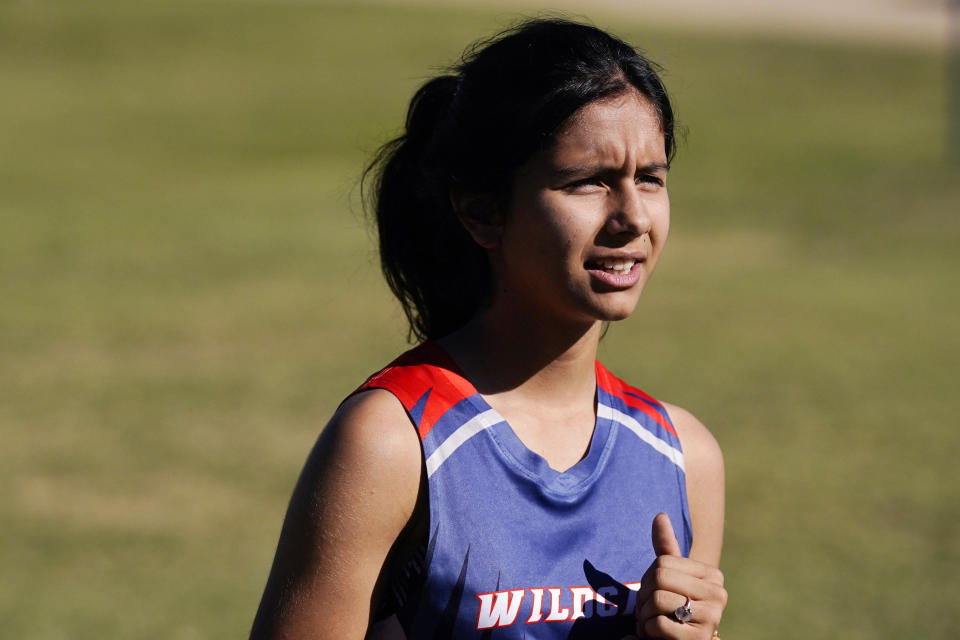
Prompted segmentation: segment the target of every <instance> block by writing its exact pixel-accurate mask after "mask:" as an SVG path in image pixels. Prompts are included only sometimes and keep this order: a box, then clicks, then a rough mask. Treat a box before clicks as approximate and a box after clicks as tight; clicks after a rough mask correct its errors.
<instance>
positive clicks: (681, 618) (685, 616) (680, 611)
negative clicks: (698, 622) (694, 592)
mask: <svg viewBox="0 0 960 640" xmlns="http://www.w3.org/2000/svg"><path fill="white" fill-rule="evenodd" d="M673 617H674V618H676V619H677V622H690V620H692V619H693V611H692V610H691V609H690V597H689V596H687V601H686V602H684V603H683V605H681V606H679V607H677V608H676V609H674V611H673Z"/></svg>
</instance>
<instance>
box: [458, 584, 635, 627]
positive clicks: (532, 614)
mask: <svg viewBox="0 0 960 640" xmlns="http://www.w3.org/2000/svg"><path fill="white" fill-rule="evenodd" d="M623 587H626V590H624V589H623ZM638 589H640V583H639V582H627V583H625V584H623V585H617V586H609V587H600V588H598V589H597V590H596V591H594V590H593V589H592V588H590V587H530V588H528V589H511V590H508V591H491V592H490V593H478V594H476V595H477V599H478V600H479V609H478V611H477V630H478V631H480V630H483V629H494V628H497V627H508V626H510V625H512V624H514V623H515V622H522V623H525V624H534V623H537V622H562V621H565V620H576V619H577V618H592V617H593V616H603V617H608V616H615V615H624V614H628V613H629V614H632V613H633V609H634V607H636V604H637V590H638ZM624 591H626V593H624ZM624 600H625V602H624ZM620 604H622V605H623V606H619V605H620Z"/></svg>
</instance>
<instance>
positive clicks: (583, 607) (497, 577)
mask: <svg viewBox="0 0 960 640" xmlns="http://www.w3.org/2000/svg"><path fill="white" fill-rule="evenodd" d="M673 152H674V118H673V111H672V109H671V105H670V102H669V99H668V97H667V93H666V91H665V89H664V87H663V85H662V83H661V81H660V79H659V77H658V76H657V73H656V71H655V68H654V65H653V64H652V63H651V62H649V61H648V60H647V59H645V58H644V57H643V56H642V55H640V54H638V53H637V52H636V51H635V50H634V49H632V48H631V47H630V46H628V45H626V44H625V43H624V42H622V41H620V40H618V39H616V38H614V37H612V36H610V35H609V34H607V33H605V32H603V31H601V30H599V29H596V28H594V27H592V26H587V25H583V24H578V23H573V22H568V21H564V20H556V19H550V20H544V19H541V20H532V21H528V22H526V23H523V24H521V25H520V26H518V27H516V28H514V29H511V30H509V31H507V32H505V33H502V34H500V35H499V36H497V37H496V38H494V39H492V40H490V41H488V42H485V43H482V44H481V45H478V46H476V47H474V48H473V49H471V50H469V51H468V53H467V54H466V55H465V56H464V59H463V61H462V62H461V64H459V65H458V66H457V67H456V68H455V69H453V70H452V72H451V73H450V74H448V75H442V76H439V77H437V78H434V79H433V80H430V81H429V82H427V83H426V84H425V85H424V86H423V87H421V88H420V90H419V91H418V92H417V93H416V95H415V96H414V97H413V100H412V102H411V104H410V109H409V112H408V115H407V122H406V131H405V133H404V135H402V136H401V137H400V138H398V139H396V140H394V141H393V142H391V143H389V144H387V145H386V146H385V148H384V149H382V151H381V153H380V155H379V156H378V157H377V159H376V160H375V161H374V163H373V165H372V166H371V168H370V169H369V170H368V171H369V173H368V176H367V177H372V178H373V180H374V182H375V185H374V187H375V188H374V197H373V205H374V208H375V212H376V220H377V226H378V231H379V239H380V255H381V260H382V267H383V272H384V274H385V276H386V279H387V282H388V283H389V285H390V287H391V289H392V291H393V292H394V293H395V294H396V296H397V297H398V298H399V300H400V302H401V303H402V305H403V308H404V310H405V311H406V315H407V318H408V319H409V322H410V330H411V332H412V334H413V335H414V336H416V337H417V338H418V339H419V340H420V341H421V343H420V345H419V346H418V347H416V348H414V349H413V350H411V351H408V352H407V353H405V354H404V355H402V356H400V357H399V358H398V359H397V360H395V361H394V362H393V363H391V364H390V365H388V366H387V367H386V368H384V369H383V370H381V371H380V372H378V373H376V374H374V375H373V376H371V377H370V378H369V379H368V380H367V381H366V382H365V383H364V384H363V385H361V386H360V388H359V389H358V390H357V391H356V392H355V393H354V394H352V395H351V396H350V397H349V398H347V400H345V401H344V402H343V404H342V405H341V406H340V408H339V409H338V411H337V412H336V414H335V415H334V417H333V419H332V420H331V421H330V423H329V424H328V425H327V427H326V428H325V429H324V430H323V433H322V435H321V436H320V438H319V441H318V443H317V445H316V447H315V448H314V450H313V452H312V453H311V455H310V457H309V459H308V461H307V463H306V466H305V468H304V470H303V473H302V475H301V478H300V480H299V482H298V485H297V488H296V489H295V491H294V495H293V498H292V501H291V504H290V508H289V511H288V513H287V517H286V521H285V523H284V526H283V531H282V533H281V536H280V542H279V546H278V549H277V554H276V558H275V561H274V564H273V568H272V570H271V573H270V577H269V580H268V582H267V586H266V590H265V592H264V595H263V600H262V602H261V604H260V609H259V611H258V613H257V617H256V620H255V622H254V627H253V632H252V636H251V637H254V638H280V637H283V638H336V639H338V640H339V639H343V638H363V637H368V638H525V637H528V638H591V639H597V638H602V639H605V638H612V639H616V640H619V639H621V638H624V637H631V636H633V635H634V634H635V635H637V636H639V637H650V638H683V639H693V638H704V639H706V638H710V637H711V636H715V635H716V628H717V625H718V623H719V620H720V616H721V613H722V611H723V609H724V606H725V604H726V592H725V591H724V589H723V577H722V574H721V573H720V572H719V570H718V569H717V568H716V567H717V565H718V562H719V559H720V547H721V542H722V529H723V478H724V477H723V462H722V457H721V454H720V450H719V448H718V446H717V444H716V441H715V440H714V439H713V437H712V436H711V435H710V433H709V432H708V431H707V430H706V428H704V426H703V425H702V424H700V422H698V421H697V419H696V418H694V417H693V416H692V415H690V414H689V413H687V412H686V411H684V410H682V409H680V408H678V407H675V406H673V405H669V404H666V403H661V402H658V401H657V400H655V399H653V398H652V397H650V396H649V395H647V394H645V393H644V392H642V391H640V390H639V389H637V388H635V387H632V386H630V385H628V384H626V383H624V382H622V381H621V380H619V379H618V378H617V377H615V376H614V375H613V374H611V373H610V372H609V371H608V370H607V369H606V368H604V367H603V365H601V364H600V363H599V362H597V360H596V355H597V346H598V343H599V340H600V337H601V334H602V332H603V325H604V323H606V322H611V321H614V320H621V319H623V318H626V317H627V316H629V315H630V314H631V313H632V311H633V309H634V307H635V306H636V304H637V300H638V298H639V296H640V292H641V291H642V290H643V288H644V286H645V285H646V283H647V280H648V279H649V278H650V275H651V274H652V272H653V269H654V267H655V266H656V263H657V259H658V258H659V256H660V252H661V251H662V250H663V246H664V242H665V241H666V238H667V230H668V227H669V200H668V197H667V185H666V182H667V171H668V169H669V166H670V160H671V158H672V156H673Z"/></svg>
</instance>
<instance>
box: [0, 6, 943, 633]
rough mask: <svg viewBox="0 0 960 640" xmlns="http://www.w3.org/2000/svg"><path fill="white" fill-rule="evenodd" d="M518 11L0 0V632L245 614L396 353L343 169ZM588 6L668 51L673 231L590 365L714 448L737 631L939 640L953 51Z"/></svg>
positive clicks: (243, 624) (146, 625)
mask: <svg viewBox="0 0 960 640" xmlns="http://www.w3.org/2000/svg"><path fill="white" fill-rule="evenodd" d="M509 22H510V17H509V16H506V15H505V14H503V13H489V12H483V11H466V10H457V11H455V10H446V11H441V10H439V9H427V8H423V7H419V8H407V7H399V6H393V7H389V8H379V9H378V8H373V7H370V6H366V7H351V6H341V5H327V4H310V3H280V4H277V5H273V4H267V3H247V2H238V3H227V2H205V3H183V2H177V3H159V2H140V3H107V2H99V3H98V2H94V3H67V2H59V3H51V2H32V3H30V2H20V3H8V4H5V5H3V6H2V7H0V86H2V87H4V90H3V95H4V97H3V100H0V148H2V149H3V153H0V221H2V225H3V227H2V228H3V233H2V234H0V290H2V292H3V304H2V305H0V351H2V358H0V437H2V443H3V444H2V446H0V482H2V486H3V487H4V491H3V494H4V495H3V499H2V500H0V565H2V566H3V575H4V579H3V580H2V581H0V630H2V631H0V635H3V637H5V638H6V637H11V638H37V639H41V638H42V639H53V638H101V637H130V638H134V637H136V638H160V637H163V638H228V637H238V636H240V637H242V636H243V635H244V634H245V632H246V629H247V628H248V626H249V623H250V621H251V619H252V615H253V612H254V610H255V607H256V604H257V601H258V598H259V594H260V590H261V589H262V586H263V582H264V580H265V578H266V572H267V569H268V567H269V563H270V559H271V557H272V553H273V545H274V544H275V541H276V536H277V533H278V530H279V526H280V521H281V518H282V515H283V511H284V508H285V506H286V500H287V497H288V495H289V491H290V488H291V486H292V483H293V481H294V479H295V477H296V474H297V472H298V470H299V466H300V464H301V463H302V460H303V458H304V457H305V455H306V453H307V451H308V449H309V447H310V445H311V443H312V441H313V439H314V438H315V436H316V434H317V432H318V431H319V430H320V429H321V428H322V427H323V424H324V422H325V421H326V419H327V417H328V416H329V414H330V412H331V411H332V410H333V409H334V408H335V407H336V405H337V403H338V402H339V401H340V399H341V398H342V397H343V396H344V394H346V393H348V392H349V391H350V390H351V389H352V388H353V387H355V386H356V385H357V384H358V383H359V382H361V381H362V380H363V378H364V377H365V376H366V375H367V374H368V373H370V372H371V371H372V370H373V369H375V368H377V367H378V366H380V365H382V364H383V363H385V362H386V361H387V360H388V359H389V358H390V357H391V356H392V355H394V354H395V353H396V352H397V351H398V350H400V349H402V348H403V346H404V338H405V330H404V328H403V322H402V314H401V313H400V311H399V310H398V309H397V307H396V305H395V304H394V303H393V302H392V301H391V300H390V298H389V295H388V293H387V290H386V287H385V286H384V285H383V284H382V283H381V281H380V278H379V275H378V269H377V265H376V260H375V256H374V252H373V244H372V241H371V236H370V232H369V230H368V229H367V227H366V225H365V223H364V221H363V218H362V214H361V213H360V211H359V210H358V206H357V185H356V180H357V177H358V175H359V172H360V170H361V169H362V167H363V163H364V161H365V159H366V158H368V157H369V155H370V153H371V152H372V151H373V149H374V148H375V147H376V145H377V144H378V143H379V142H382V141H383V140H385V139H386V138H388V137H389V136H390V135H391V134H393V133H394V132H395V131H396V129H397V127H398V126H399V124H400V122H401V120H402V117H403V112H404V107H405V103H406V100H407V99H408V97H409V95H410V93H411V92H412V90H413V89H414V88H415V87H416V85H417V84H418V83H419V82H421V81H422V80H423V79H424V78H425V77H426V76H428V75H430V74H431V73H433V72H434V71H435V70H436V68H437V67H438V66H439V65H440V64H442V63H443V62H449V61H452V60H453V59H454V58H455V57H456V55H457V54H458V52H459V51H460V50H461V49H462V47H463V45H464V44H465V43H467V42H469V41H470V40H472V39H473V38H475V37H478V36H481V35H484V34H487V33H489V32H490V31H492V30H494V29H496V28H498V27H500V26H504V25H506V24H508V23H509ZM607 26H613V27H614V28H615V30H616V31H617V32H619V33H621V34H622V35H624V36H626V37H628V38H629V39H631V40H632V41H634V42H637V43H638V44H640V45H642V46H643V47H644V48H645V49H647V50H648V51H649V52H650V53H651V55H653V56H654V57H655V58H657V59H658V60H660V61H661V62H662V63H664V64H665V65H666V66H667V68H668V76H667V80H668V84H669V86H670V87H671V88H672V91H673V93H674V95H675V97H676V99H677V103H678V105H679V114H680V118H681V120H682V121H683V122H684V123H685V125H686V126H687V127H688V128H689V135H688V137H687V139H686V142H685V143H684V144H683V145H682V147H681V149H680V153H679V155H678V157H677V161H676V163H675V168H674V169H673V170H672V172H671V177H670V183H671V190H672V191H671V194H672V198H673V224H672V231H671V234H672V238H671V240H670V242H669V245H668V249H667V253H666V254H665V256H664V258H663V260H662V262H661V265H660V267H659V272H658V274H657V275H656V277H655V278H654V280H653V282H652V283H651V285H650V287H649V289H648V291H647V292H646V293H645V294H644V297H643V300H642V301H641V306H640V309H639V311H638V313H637V314H636V316H635V317H634V318H632V319H631V320H629V321H627V322H625V323H623V324H622V325H619V326H615V327H613V328H612V329H611V331H610V333H609V334H608V336H607V338H606V339H605V341H604V344H603V345H602V357H603V358H604V360H605V362H606V363H607V364H608V366H610V367H611V368H612V369H613V370H614V371H615V372H617V373H618V374H621V375H623V376H624V377H625V378H627V379H628V380H630V381H632V382H635V383H636V384H638V385H640V386H642V387H644V388H646V389H647V390H648V391H650V392H652V393H654V394H656V395H658V396H661V397H663V398H664V399H667V400H670V401H673V402H676V403H679V404H681V405H684V406H686V407H688V408H690V409H691V410H692V411H694V413H696V414H697V415H698V416H699V417H700V418H702V419H703V420H704V421H705V422H706V423H707V424H708V425H710V426H711V427H712V429H713V430H714V432H715V433H716V434H717V436H718V438H719V439H720V441H721V443H722V444H723V446H724V450H725V453H726V459H727V465H728V474H729V478H728V485H729V497H728V501H729V508H728V511H729V517H728V523H727V545H726V551H725V556H724V569H725V571H726V573H727V576H728V580H729V586H730V589H731V593H732V600H731V605H730V608H729V610H728V613H727V617H726V620H725V623H724V635H725V636H729V637H734V638H736V637H741V638H772V637H777V638H785V639H790V638H797V639H800V638H808V637H828V638H829V637H843V638H850V639H856V638H864V639H867V638H869V639H871V640H872V639H875V638H891V639H892V638H906V637H911V638H913V637H915V638H950V637H953V635H954V633H955V630H956V629H957V628H958V627H960V619H958V617H957V616H958V614H957V611H956V607H955V606H953V602H952V601H953V599H955V598H954V594H955V589H954V585H955V582H956V567H957V566H960V563H958V561H960V542H958V541H960V513H958V511H960V508H958V506H957V505H958V504H960V495H958V494H960V482H958V479H960V478H958V477H957V473H956V472H955V471H954V470H953V469H954V464H953V457H954V456H955V453H956V452H957V451H958V449H960V447H958V444H960V442H958V436H957V434H956V430H955V428H954V426H955V425H954V422H955V421H956V404H955V402H954V401H953V400H952V398H953V395H954V390H953V387H954V386H955V384H956V381H957V379H958V375H957V374H958V370H957V369H958V365H957V363H958V361H960V345H958V340H957V337H956V329H957V327H958V326H960V323H958V320H960V309H958V300H957V296H956V293H955V292H956V291H957V290H958V288H960V287H958V284H960V283H958V273H960V271H958V264H957V263H958V261H957V258H956V254H955V247H956V245H957V236H958V222H957V220H958V218H957V216H956V214H955V211H956V207H957V203H958V202H960V193H958V191H960V188H958V186H957V182H956V179H955V178H956V176H955V171H956V167H950V166H948V165H947V164H946V163H945V161H944V158H945V156H946V153H945V150H944V148H943V131H944V108H943V104H944V100H945V97H944V93H945V91H944V88H943V84H942V77H943V68H942V67H943V60H942V59H941V58H940V57H939V56H938V55H937V54H935V53H932V52H929V51H927V52H910V51H906V50H902V49H900V50H885V49H883V48H881V47H879V46H877V47H869V46H865V45H858V46H850V47H844V46H840V45H822V44H820V45H812V44H804V43H802V42H777V41H775V40H772V39H769V40H767V39H762V38H754V39H731V38H728V37H723V36H721V35H717V36H707V35H704V34H702V33H699V34H692V33H683V32H669V33H668V32H663V31H658V30H653V29H647V28H644V27H643V26H642V25H641V24H640V23H638V22H629V21H626V22H625V21H622V20H621V21H618V22H617V23H616V24H614V25H607ZM637 490H642V488H638V489H637ZM645 527H646V524H645V523H638V535H644V534H645V531H644V529H645ZM930 611H935V612H936V615H929V612H930Z"/></svg>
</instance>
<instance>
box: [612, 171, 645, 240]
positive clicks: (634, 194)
mask: <svg viewBox="0 0 960 640" xmlns="http://www.w3.org/2000/svg"><path fill="white" fill-rule="evenodd" d="M611 204H612V208H611V211H610V215H609V216H608V217H607V223H606V227H605V228H606V231H607V233H610V234H612V235H620V234H625V233H629V234H631V235H634V236H642V235H643V234H645V233H648V232H649V231H650V226H651V224H652V222H651V218H650V212H649V211H648V210H647V206H648V203H647V202H646V201H645V200H644V198H643V196H642V194H641V193H640V192H639V190H638V189H637V188H636V186H635V185H633V184H631V185H630V186H629V187H625V188H623V189H620V190H619V194H618V196H617V197H616V198H613V202H612V203H611Z"/></svg>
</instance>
